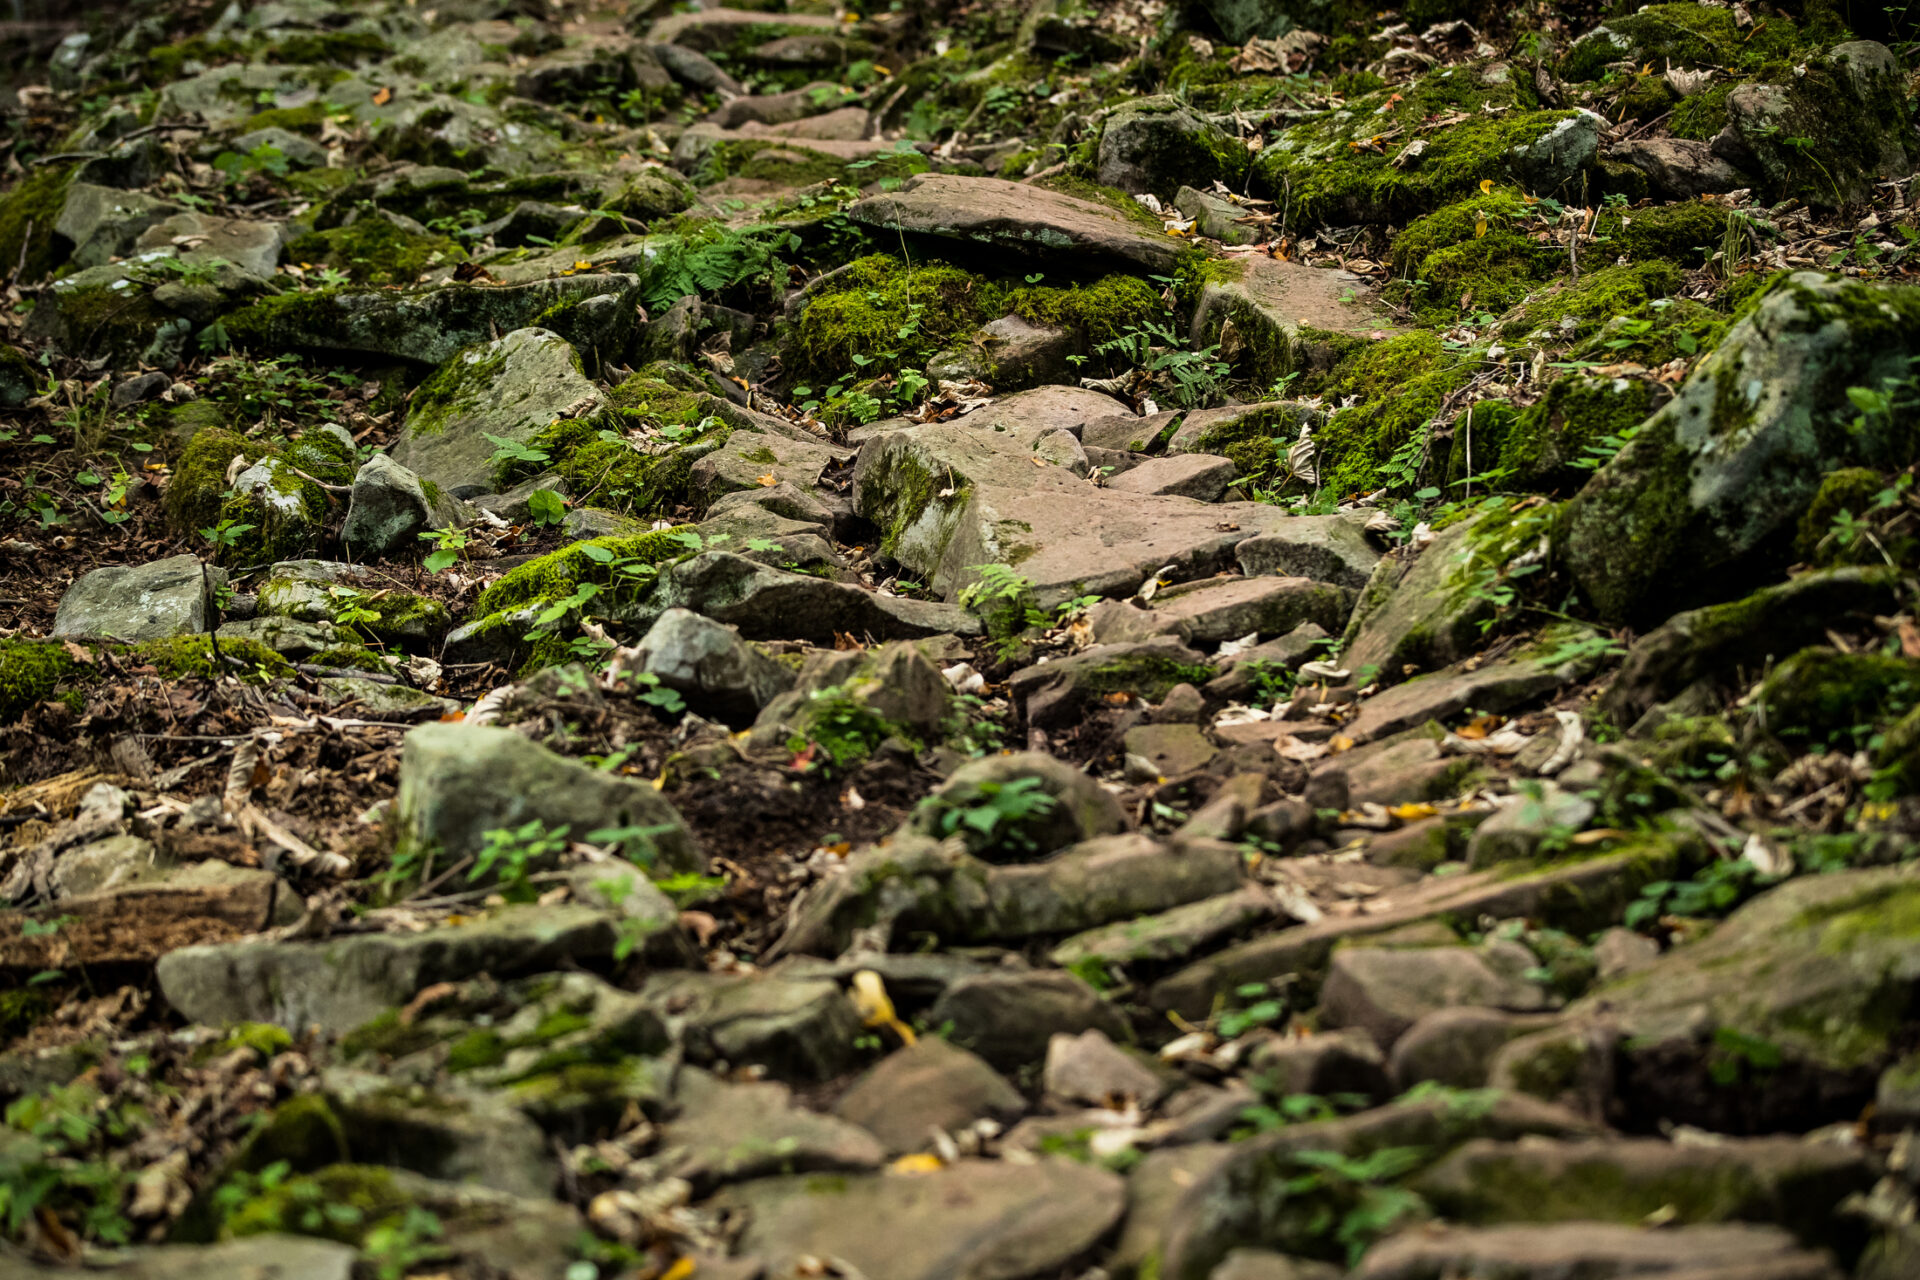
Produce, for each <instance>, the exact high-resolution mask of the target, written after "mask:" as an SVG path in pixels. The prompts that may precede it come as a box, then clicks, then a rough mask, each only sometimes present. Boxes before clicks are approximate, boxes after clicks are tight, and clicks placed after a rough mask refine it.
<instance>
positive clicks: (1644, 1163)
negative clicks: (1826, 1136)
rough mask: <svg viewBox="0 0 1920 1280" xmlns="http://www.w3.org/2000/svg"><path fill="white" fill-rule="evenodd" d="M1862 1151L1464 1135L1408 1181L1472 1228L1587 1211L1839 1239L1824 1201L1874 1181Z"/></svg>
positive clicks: (1818, 1240) (1578, 1216)
mask: <svg viewBox="0 0 1920 1280" xmlns="http://www.w3.org/2000/svg"><path fill="white" fill-rule="evenodd" d="M1873 1180H1874V1171H1873V1167H1872V1162H1871V1160H1870V1159H1869V1158H1868V1157H1867V1155H1866V1153H1865V1152H1863V1151H1861V1150H1859V1149H1858V1148H1855V1147H1847V1146H1841V1145H1838V1144H1834V1143H1819V1142H1807V1141H1801V1140H1798V1139H1793V1138H1748V1139H1740V1138H1729V1139H1721V1140H1720V1141H1717V1142H1715V1143H1714V1144H1712V1145H1698V1144H1676V1143H1670V1142H1664V1141H1661V1140H1659V1139H1655V1138H1601V1139H1595V1140H1590V1141H1585V1142H1553V1141H1549V1140H1546V1139H1535V1140H1533V1141H1529V1142H1525V1143H1518V1144H1512V1145H1509V1144H1506V1143H1499V1142H1490V1141H1487V1140H1485V1139H1480V1140H1477V1141H1474V1142H1469V1143H1467V1144H1466V1145H1465V1146H1463V1147H1461V1148H1459V1149H1458V1150H1456V1151H1454V1152H1453V1153H1452V1154H1450V1155H1448V1156H1446V1157H1444V1158H1443V1159H1441V1160H1440V1161H1439V1162H1438V1163H1437V1164H1434V1165H1432V1166H1431V1167H1429V1168H1427V1169H1425V1170H1422V1171H1421V1172H1420V1173H1418V1174H1416V1175H1414V1177H1413V1179H1412V1186H1413V1189H1414V1190H1416V1191H1418V1192H1419V1193H1420V1194H1421V1195H1422V1196H1424V1197H1426V1199H1427V1200H1428V1202H1429V1203H1431V1204H1432V1205H1433V1206H1434V1208H1435V1209H1437V1210H1439V1211H1440V1212H1441V1213H1442V1214H1444V1215H1445V1216H1446V1217H1448V1218H1449V1219H1451V1220H1453V1221H1456V1222H1461V1223H1466V1224H1470V1225H1491V1224H1494V1223H1502V1222H1567V1221H1577V1220H1582V1219H1585V1220H1591V1221H1596V1222H1618V1223H1622V1224H1629V1225H1631V1224H1638V1223H1641V1222H1643V1221H1645V1219H1646V1218H1647V1216H1648V1215H1649V1214H1653V1213H1656V1212H1657V1213H1659V1214H1661V1216H1662V1218H1663V1219H1665V1220H1667V1221H1671V1222H1672V1223H1674V1224H1676V1225H1679V1226H1693V1225H1696V1224H1702V1223H1714V1222H1755V1223H1765V1224H1767V1225H1769V1226H1775V1227H1785V1228H1786V1229H1787V1230H1789V1231H1791V1232H1793V1233H1794V1235H1796V1236H1797V1237H1799V1239H1800V1240H1801V1241H1803V1242H1804V1243H1806V1244H1809V1245H1819V1244H1829V1245H1836V1246H1837V1245H1840V1244H1841V1241H1840V1240H1838V1239H1836V1238H1835V1235H1834V1228H1835V1225H1836V1224H1835V1222H1834V1217H1833V1214H1834V1209H1835V1207H1836V1206H1837V1205H1838V1204H1839V1203H1840V1201H1842V1200H1844V1199H1845V1198H1846V1197H1847V1196H1849V1195H1852V1194H1854V1193H1856V1192H1863V1191H1865V1190H1866V1189H1867V1188H1868V1187H1869V1186H1871V1185H1872V1184H1873Z"/></svg>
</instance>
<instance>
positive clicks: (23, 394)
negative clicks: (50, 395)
mask: <svg viewBox="0 0 1920 1280" xmlns="http://www.w3.org/2000/svg"><path fill="white" fill-rule="evenodd" d="M40 381H41V379H40V370H39V368H38V367H36V366H35V365H34V363H33V361H31V360H29V359H27V355H26V353H25V352H24V351H21V350H20V349H19V348H18V347H10V346H8V345H7V344H5V343H3V342H0V409H18V408H19V407H20V406H21V405H23V404H25V403H26V402H27V401H29V400H31V399H33V397H35V396H36V395H38V394H40Z"/></svg>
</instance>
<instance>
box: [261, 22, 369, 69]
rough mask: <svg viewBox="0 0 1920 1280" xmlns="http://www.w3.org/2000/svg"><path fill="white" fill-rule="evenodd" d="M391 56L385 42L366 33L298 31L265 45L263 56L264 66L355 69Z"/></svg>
mask: <svg viewBox="0 0 1920 1280" xmlns="http://www.w3.org/2000/svg"><path fill="white" fill-rule="evenodd" d="M392 52H393V49H392V48H391V46H389V45H388V44H387V42H386V41H385V40H382V39H381V38H380V37H379V36H377V35H374V34H373V33H372V32H370V31H312V32H308V31H302V32H300V33H298V34H297V35H290V36H287V37H285V38H284V39H282V40H279V41H277V42H276V43H274V44H272V45H269V46H268V47H267V49H266V51H265V55H264V56H265V59H266V61H268V62H279V63H287V64H293V65H300V66H308V65H315V64H331V65H334V66H342V67H357V66H359V65H360V64H361V63H363V62H367V61H370V60H372V59H375V58H384V57H386V56H387V55H388V54H390V53H392Z"/></svg>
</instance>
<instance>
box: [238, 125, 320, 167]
mask: <svg viewBox="0 0 1920 1280" xmlns="http://www.w3.org/2000/svg"><path fill="white" fill-rule="evenodd" d="M229 145H230V147H231V149H232V150H234V151H237V152H240V153H241V154H243V155H245V154H250V153H251V152H254V151H256V150H258V149H259V148H261V147H272V148H273V149H274V150H275V151H278V152H279V153H280V155H281V157H282V158H283V159H285V160H286V162H287V163H288V164H289V165H291V166H292V167H293V168H295V169H320V168H324V167H325V166H326V163H327V149H326V148H325V147H323V146H321V145H320V144H319V143H317V142H315V141H314V140H313V139H312V138H308V137H303V136H302V135H300V134H297V133H293V132H291V131H289V130H286V129H282V128H279V127H277V126H273V127H269V128H265V129H254V130H251V131H250V132H247V133H243V134H241V135H240V136H239V137H237V138H235V139H234V140H233V141H232V143H231V144H229Z"/></svg>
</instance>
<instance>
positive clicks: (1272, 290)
mask: <svg viewBox="0 0 1920 1280" xmlns="http://www.w3.org/2000/svg"><path fill="white" fill-rule="evenodd" d="M1396 332H1398V330H1397V328H1396V327H1395V326H1394V324H1393V322H1392V320H1391V319H1390V318H1389V316H1388V314H1387V312H1386V309H1385V308H1384V307H1382V306H1381V304H1380V302H1379V300H1378V298H1377V297H1376V296H1375V294H1374V292H1373V290H1372V288H1371V287H1369V286H1368V284H1367V282H1366V281H1364V280H1362V279H1361V278H1360V277H1359V276H1356V275H1354V274H1353V273H1352V272H1350V271H1341V270H1339V269H1337V268H1333V267H1310V266H1307V265H1306V264H1305V263H1302V262H1295V261H1292V260H1291V259H1284V258H1269V257H1267V256H1266V255H1265V254H1260V253H1255V254H1248V255H1246V256H1244V257H1237V258H1234V259H1232V266H1231V267H1228V268H1226V269H1223V270H1221V271H1220V272H1218V273H1216V274H1215V276H1214V278H1212V279H1209V280H1208V281H1207V283H1206V284H1205V285H1204V286H1202V288H1201V290H1200V301H1199V303H1198V305H1197V306H1196V308H1195V310H1194V313H1193V338H1194V342H1195V344H1196V345H1198V346H1203V347H1206V346H1216V345H1217V346H1218V347H1219V349H1220V358H1221V359H1223V360H1226V361H1228V362H1229V363H1232V364H1234V365H1236V366H1237V367H1238V368H1239V369H1240V371H1241V372H1242V373H1244V374H1245V376H1246V377H1248V378H1249V379H1251V380H1252V381H1253V382H1254V383H1255V384H1256V385H1260V386H1265V385H1266V384H1267V383H1269V382H1272V381H1273V380H1274V379H1276V378H1279V377H1281V376H1283V375H1285V374H1288V373H1292V372H1296V371H1297V372H1300V373H1303V374H1305V373H1311V372H1316V371H1318V372H1324V371H1326V370H1328V369H1330V368H1332V367H1333V364H1334V362H1335V360H1336V359H1337V358H1338V356H1339V354H1340V353H1341V352H1343V351H1345V350H1346V349H1348V348H1349V347H1351V345H1352V342H1351V340H1352V339H1359V340H1361V341H1363V342H1370V341H1374V340H1376V339H1379V338H1385V337H1389V336H1391V335H1392V334H1394V333H1396ZM1338 338H1346V339H1348V340H1349V341H1348V342H1347V343H1345V344H1340V343H1338V342H1336V341H1335V339H1338Z"/></svg>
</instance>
